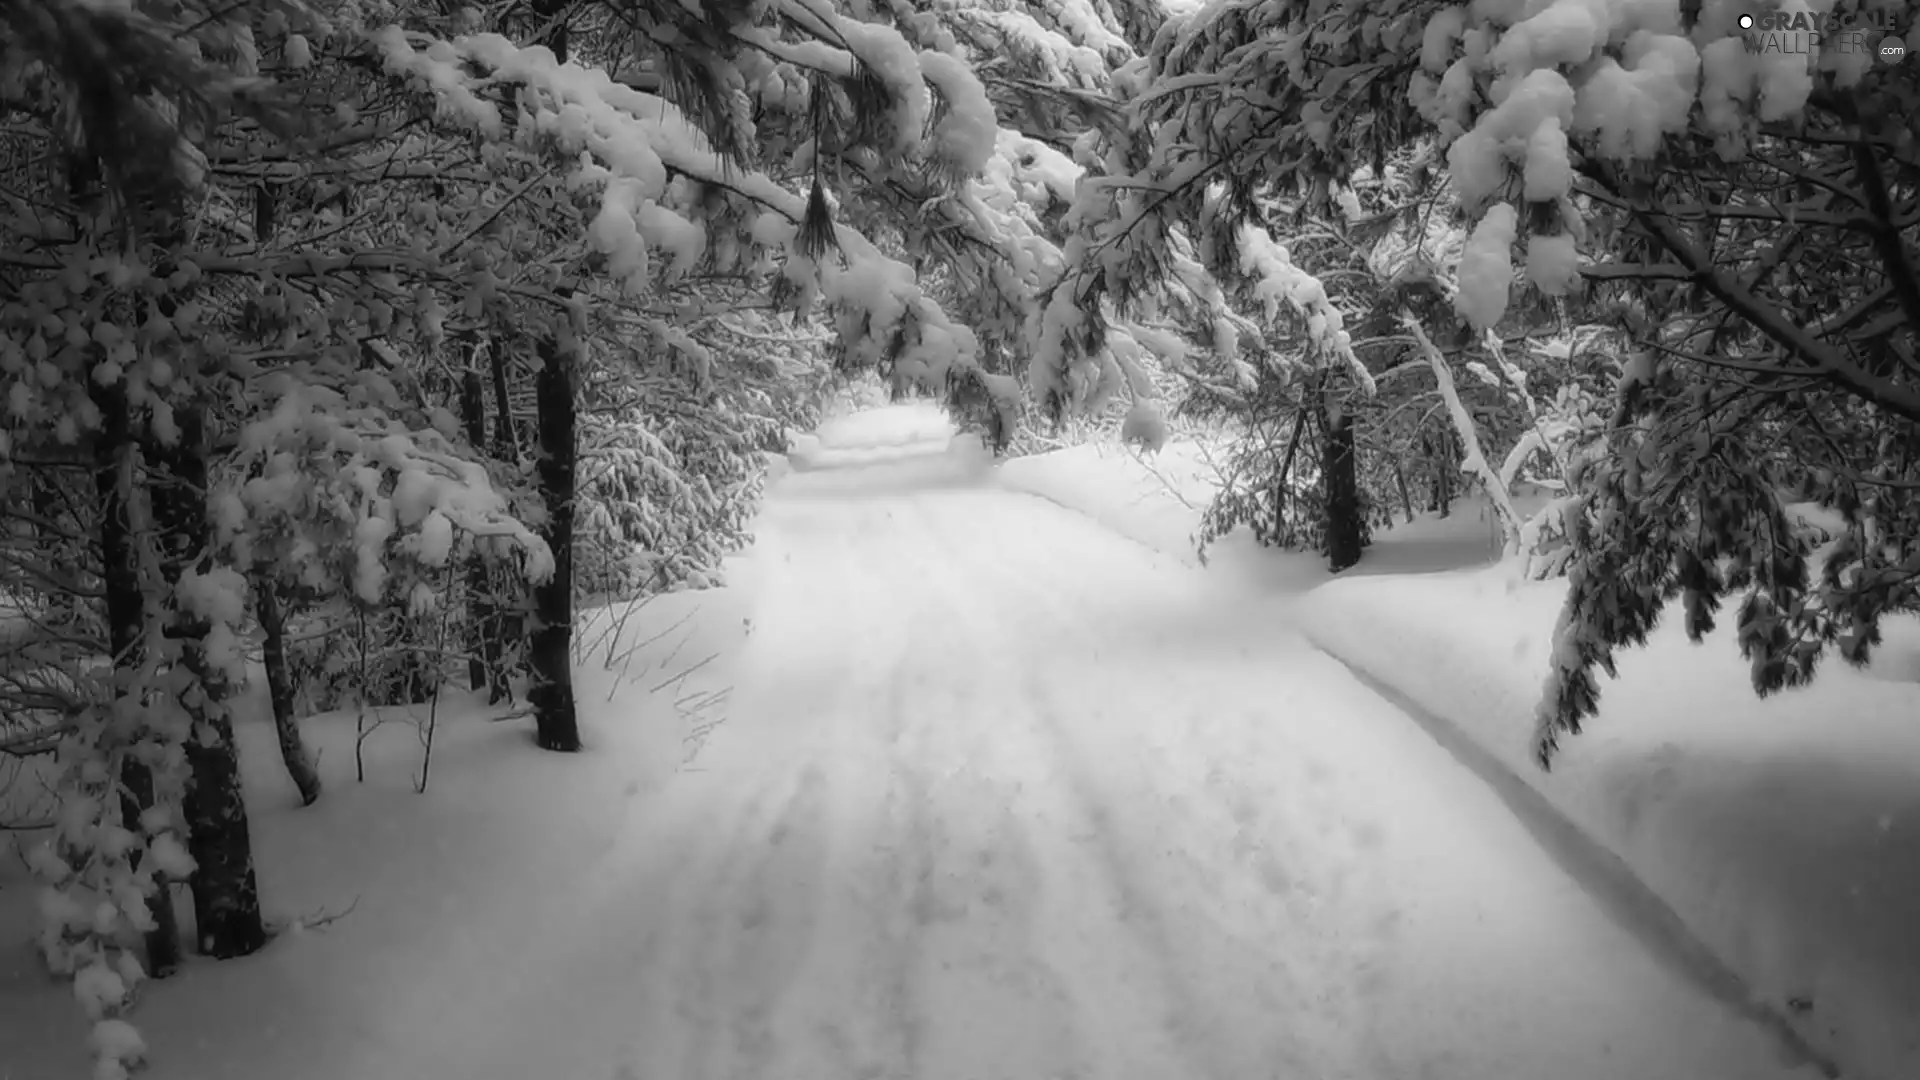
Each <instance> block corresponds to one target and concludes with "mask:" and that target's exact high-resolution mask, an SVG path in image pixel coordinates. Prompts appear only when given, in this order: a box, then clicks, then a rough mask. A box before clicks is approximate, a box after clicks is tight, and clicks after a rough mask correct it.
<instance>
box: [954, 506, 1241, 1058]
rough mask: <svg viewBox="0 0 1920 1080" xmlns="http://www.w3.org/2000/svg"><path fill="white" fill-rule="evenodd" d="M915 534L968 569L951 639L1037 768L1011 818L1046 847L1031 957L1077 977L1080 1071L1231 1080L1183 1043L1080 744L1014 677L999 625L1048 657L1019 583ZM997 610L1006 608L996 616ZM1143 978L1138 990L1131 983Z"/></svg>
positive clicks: (1163, 957)
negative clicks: (1043, 929)
mask: <svg viewBox="0 0 1920 1080" xmlns="http://www.w3.org/2000/svg"><path fill="white" fill-rule="evenodd" d="M942 508H943V509H948V506H943V507H942ZM927 532H928V535H929V536H932V537H937V538H939V539H940V541H941V542H942V546H943V548H944V553H945V554H946V555H947V556H948V557H950V558H952V559H955V560H958V561H960V562H962V563H966V564H972V565H969V568H968V571H967V572H966V573H965V574H964V575H962V574H953V575H951V576H949V577H948V578H947V579H946V580H948V581H951V580H955V579H958V578H961V577H963V576H964V578H965V579H966V580H967V581H968V582H969V583H971V584H977V585H979V586H980V587H979V588H970V589H969V591H968V593H967V594H965V595H956V598H955V602H954V604H953V614H954V617H955V618H956V619H958V620H960V621H962V622H964V623H965V624H966V625H967V626H968V628H969V633H967V634H965V635H962V636H963V637H964V638H965V639H966V640H968V641H971V642H977V643H980V646H979V647H976V648H975V649H974V650H973V653H974V658H975V663H976V664H977V665H978V669H979V670H978V673H977V678H978V681H979V683H980V684H981V685H983V686H989V687H993V688H994V692H996V693H997V694H998V695H1000V696H1003V697H1005V698H1006V699H1007V703H1006V705H1004V706H1003V707H1002V708H1000V709H999V710H996V712H995V713H994V714H993V715H995V721H994V724H995V727H996V728H997V729H999V730H1003V731H1023V732H1024V733H1025V738H1024V739H1023V740H1022V741H1023V742H1024V744H1025V746H1024V747H1023V749H1025V750H1026V751H1027V752H1026V753H1025V754H1023V755H1021V759H1022V760H1023V761H1024V762H1026V763H1028V764H1027V770H1028V771H1031V770H1032V768H1033V766H1032V764H1031V763H1034V762H1044V763H1045V764H1044V766H1043V767H1042V768H1041V769H1040V770H1039V775H1038V776H1037V777H1035V778H1034V781H1035V782H1032V783H1028V784H1024V785H1023V790H1022V792H1021V793H1020V794H1021V799H1020V803H1021V804H1022V809H1023V810H1024V811H1025V812H1024V813H1022V814H1020V818H1021V820H1022V823H1023V824H1025V825H1026V826H1027V828H1026V830H1025V832H1026V833H1027V835H1028V836H1029V837H1030V838H1031V840H1032V843H1034V844H1039V843H1041V842H1042V841H1041V840H1040V838H1041V837H1045V840H1046V841H1048V843H1046V844H1045V847H1046V848H1047V850H1046V851H1045V852H1044V854H1042V855H1041V856H1040V864H1041V865H1044V866H1045V867H1046V868H1047V873H1045V874H1044V875H1043V880H1044V881H1045V882H1046V883H1047V884H1048V885H1050V886H1051V887H1050V888H1048V889H1047V890H1046V891H1047V892H1048V893H1050V894H1052V895H1050V896H1048V897H1046V900H1048V901H1050V902H1049V903H1048V904H1046V907H1047V908H1048V909H1049V910H1048V911H1047V913H1046V914H1047V915H1049V916H1051V918H1050V919H1049V920H1048V921H1050V922H1052V923H1053V925H1054V926H1055V928H1056V933H1055V935H1054V937H1053V939H1052V940H1051V941H1049V942H1047V943H1046V944H1045V945H1043V946H1042V950H1041V951H1042V952H1045V953H1053V954H1055V955H1056V957H1057V959H1056V962H1055V964H1054V965H1052V967H1053V968H1056V969H1060V970H1064V971H1069V972H1071V973H1072V974H1073V975H1075V976H1077V978H1076V979H1074V980H1072V982H1073V983H1077V984H1078V988H1079V989H1081V990H1082V991H1083V995H1082V997H1081V999H1080V1000H1078V1001H1077V1003H1076V1004H1077V1006H1078V1009H1079V1012H1080V1015H1081V1021H1082V1024H1083V1025H1084V1026H1085V1027H1086V1029H1087V1031H1088V1033H1089V1036H1090V1037H1089V1038H1088V1039H1087V1040H1086V1041H1085V1043H1084V1044H1083V1045H1086V1046H1088V1048H1089V1049H1091V1050H1094V1051H1096V1052H1098V1051H1104V1054H1103V1056H1102V1057H1100V1058H1099V1059H1097V1060H1095V1061H1093V1062H1092V1063H1091V1065H1090V1066H1089V1068H1090V1072H1091V1075H1096V1076H1102V1077H1108V1076H1115V1077H1117V1076H1139V1077H1149V1076H1159V1075H1165V1074H1166V1072H1167V1071H1168V1070H1175V1071H1177V1072H1178V1073H1179V1074H1182V1075H1193V1074H1195V1073H1200V1072H1203V1073H1204V1074H1205V1075H1207V1076H1209V1077H1213V1078H1215V1080H1228V1078H1229V1077H1231V1080H1239V1077H1237V1076H1232V1074H1231V1073H1223V1072H1222V1071H1221V1069H1220V1068H1218V1067H1217V1062H1213V1061H1211V1060H1210V1056H1209V1054H1208V1053H1207V1052H1206V1048H1205V1040H1201V1039H1195V1038H1191V1037H1188V1031H1189V1030H1190V1029H1191V1028H1192V1027H1193V1023H1192V1018H1194V1017H1196V1016H1198V1015H1200V1014H1201V1013H1202V1012H1203V1010H1202V1009H1201V1008H1200V1007H1199V1006H1198V1004H1197V1001H1198V996H1197V994H1196V993H1195V989H1194V982H1193V980H1192V979H1190V978H1188V977H1187V975H1186V973H1185V972H1184V970H1182V968H1181V966H1180V965H1179V963H1178V961H1177V959H1176V957H1175V955H1174V954H1175V946H1174V944H1173V942H1172V940H1171V939H1170V938H1169V937H1168V935H1166V934H1164V933H1160V932H1158V927H1159V925H1160V920H1159V918H1158V917H1157V913H1156V911H1155V905H1154V904H1153V903H1152V902H1151V901H1150V900H1149V898H1148V897H1147V894H1146V893H1145V892H1144V891H1143V890H1142V889H1141V888H1139V886H1138V883H1137V881H1136V878H1135V876H1134V875H1133V874H1132V873H1131V872H1130V870H1129V869H1128V867H1127V866H1126V865H1125V861H1124V860H1123V859H1121V858H1118V857H1117V848H1116V847H1114V846H1113V845H1112V844H1111V841H1112V828H1111V817H1110V815H1109V813H1108V809H1107V806H1106V804H1105V803H1104V801H1103V800H1101V799H1099V798H1097V797H1096V796H1095V795H1094V794H1093V793H1092V791H1091V789H1090V788H1089V786H1088V783H1087V776H1086V773H1085V771H1084V770H1083V769H1081V768H1080V765H1081V763H1080V762H1079V761H1078V760H1076V757H1075V755H1076V754H1077V753H1079V752H1080V749H1081V748H1079V747H1076V746H1073V745H1071V744H1070V743H1069V742H1067V741H1066V740H1064V739H1063V738H1062V737H1061V731H1060V728H1059V725H1058V717H1057V714H1055V713H1053V712H1052V709H1051V706H1052V702H1051V700H1050V698H1048V697H1047V696H1045V695H1042V694H1037V693H1035V692H1034V686H1035V683H1034V682H1033V680H1031V679H1029V678H1027V677H1026V675H1025V673H1026V672H1027V670H1028V667H1029V664H1028V662H1027V661H1026V660H1025V659H1023V658H1021V657H1018V656H1014V655H1011V654H1010V653H1009V650H1008V648H1007V646H1006V645H1005V644H1003V641H1004V638H1005V636H1006V631H1007V629H1008V628H1010V627H1020V628H1021V632H1020V634H1019V635H1018V636H1019V637H1020V638H1023V639H1030V640H1034V641H1039V640H1046V641H1048V642H1049V646H1050V651H1052V645H1053V643H1054V642H1055V641H1057V639H1055V638H1052V637H1048V636H1046V635H1043V634H1038V633H1034V632H1033V630H1032V628H1031V626H1030V624H1029V623H1028V622H1027V621H1026V619H1027V616H1029V615H1030V614H1031V612H1029V611H1027V610H1026V609H1025V606H1024V605H1020V604H1012V605H1010V604H1008V601H1009V600H1015V599H1017V598H1018V597H1019V596H1020V595H1021V594H1023V593H1024V592H1025V591H1026V582H1024V581H1018V582H1014V583H1015V584H1017V585H1019V586H1020V588H1018V589H1015V590H1006V589H1001V588H997V587H995V586H996V585H997V584H1000V583H1004V582H1006V581H1010V580H1011V579H1010V578H1008V577H1007V575H1006V572H1005V570H1004V568H1002V567H999V566H997V565H996V566H992V567H991V568H986V567H981V566H979V565H978V564H979V563H980V561H981V559H982V552H983V551H984V550H990V548H984V547H981V546H969V547H964V548H963V547H961V546H959V545H956V544H954V543H953V542H952V541H951V539H950V537H951V535H952V530H950V529H948V528H944V527H943V524H942V523H939V522H934V523H931V524H930V525H929V526H928V529H927ZM949 592H950V594H952V593H953V590H952V589H949ZM1009 606H1011V607H1013V608H1015V609H1016V610H1013V611H1006V610H1005V609H1006V608H1008V607H1009ZM995 615H1000V616H1001V617H999V618H996V617H994V616H995ZM1090 840H1091V841H1092V843H1089V841H1090ZM1036 926H1037V922H1036ZM1115 946H1120V948H1118V949H1116V948H1115ZM1041 963H1042V964H1043V965H1044V963H1045V961H1041ZM1143 973H1144V974H1146V975H1147V980H1146V983H1145V984H1144V985H1143V984H1142V983H1141V981H1140V980H1139V979H1138V978H1137V976H1139V975H1141V974H1143ZM1064 982H1065V980H1063V983H1064Z"/></svg>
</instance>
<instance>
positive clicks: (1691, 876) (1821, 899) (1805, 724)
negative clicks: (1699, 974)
mask: <svg viewBox="0 0 1920 1080" xmlns="http://www.w3.org/2000/svg"><path fill="white" fill-rule="evenodd" d="M1564 592H1565V589H1564V586H1562V585H1559V584H1538V583H1526V584H1519V583H1515V582H1514V581H1512V579H1511V576H1510V575H1509V574H1508V573H1507V571H1506V570H1505V569H1504V568H1500V569H1494V570H1486V571H1479V572H1466V573H1452V574H1433V575H1426V576H1423V577H1418V578H1370V579H1356V580H1348V581H1338V582H1333V583H1330V584H1328V585H1326V586H1323V587H1321V588H1320V589H1317V590H1315V591H1314V592H1313V593H1312V594H1310V595H1309V597H1308V600H1307V602H1306V604H1305V606H1304V608H1303V609H1302V610H1301V620H1302V622H1303V624H1304V625H1306V626H1307V627H1308V629H1309V632H1310V636H1311V637H1312V639H1313V640H1314V641H1315V643H1316V644H1320V645H1322V646H1323V647H1325V648H1327V649H1328V650H1329V651H1331V652H1333V653H1334V654H1336V655H1338V656H1341V657H1342V658H1345V659H1347V660H1349V661H1351V662H1352V663H1353V664H1354V665H1355V666H1356V667H1358V668H1360V669H1362V670H1364V671H1367V672H1368V673H1369V674H1371V675H1373V676H1374V677H1376V678H1378V679H1379V680H1380V681H1381V682H1383V683H1385V684H1387V685H1389V686H1391V687H1393V688H1394V689H1395V690H1397V691H1399V692H1400V693H1403V694H1405V695H1407V696H1408V697H1410V698H1412V699H1413V700H1415V701H1417V702H1419V703H1420V704H1421V705H1422V706H1423V707H1424V708H1425V709H1426V710H1428V711H1429V713H1430V714H1431V716H1432V717H1433V718H1434V719H1435V720H1437V721H1438V722H1439V723H1442V724H1445V725H1447V726H1449V727H1452V728H1454V729H1456V730H1457V731H1459V732H1460V733H1461V734H1463V735H1465V736H1466V737H1467V738H1468V739H1469V740H1470V742H1471V743H1472V744H1473V745H1474V746H1475V747H1476V748H1482V749H1484V751H1485V752H1487V753H1488V754H1489V755H1490V756H1491V757H1492V758H1493V759H1494V761H1495V762H1496V763H1497V767H1499V768H1501V769H1503V770H1505V771H1507V772H1509V773H1511V774H1512V775H1514V776H1517V777H1521V778H1523V779H1524V780H1525V781H1526V782H1527V783H1528V784H1529V785H1530V786H1531V787H1532V788H1533V789H1534V790H1535V791H1537V792H1539V793H1540V794H1541V795H1543V796H1544V797H1545V798H1546V799H1547V800H1548V801H1549V802H1550V803H1551V804H1552V805H1553V806H1554V807H1556V808H1557V809H1559V810H1560V811H1561V812H1562V813H1563V814H1564V815H1565V816H1566V817H1567V818H1568V819H1569V820H1570V821H1572V822H1573V823H1575V824H1577V825H1578V827H1579V828H1581V829H1582V830H1584V831H1585V832H1586V833H1587V834H1588V835H1590V836H1592V837H1594V838H1595V839H1597V840H1598V841H1600V842H1601V843H1602V844H1604V845H1605V846H1606V847H1607V848H1608V849H1610V850H1612V851H1614V852H1617V853H1618V854H1619V855H1620V856H1621V857H1622V858H1623V859H1624V860H1625V861H1626V863H1627V864H1628V865H1629V866H1630V867H1632V869H1633V870H1634V871H1635V873H1636V874H1637V875H1638V876H1639V877H1640V878H1641V879H1643V880H1644V881H1645V882H1646V884H1647V885H1649V886H1650V887H1651V889H1652V890H1653V892H1654V893H1656V894H1657V895H1658V896H1659V897H1661V898H1662V899H1663V900H1664V901H1665V902H1666V903H1667V904H1670V905H1671V906H1672V908H1673V909H1674V910H1675V911H1676V912H1677V913H1678V915H1679V916H1680V918H1682V919H1683V920H1684V921H1685V922H1686V924H1687V925H1688V926H1690V927H1692V928H1693V929H1694V932H1696V933H1697V934H1699V936H1700V937H1701V938H1702V939H1703V940H1704V941H1705V942H1706V943H1707V944H1708V945H1709V946H1710V947H1711V948H1712V950H1713V952H1714V953H1715V954H1717V955H1718V956H1721V957H1724V958H1725V960H1726V962H1727V963H1728V964H1729V965H1730V967H1731V968H1732V969H1733V970H1734V971H1736V972H1738V974H1739V975H1740V976H1741V977H1742V979H1743V980H1744V981H1746V982H1747V983H1748V984H1749V985H1750V986H1751V988H1752V991H1753V993H1754V994H1755V995H1756V996H1757V998H1758V999H1759V1000H1760V1001H1763V1002H1765V1003H1766V1004H1767V1006H1769V1007H1770V1008H1771V1009H1772V1010H1774V1011H1775V1012H1776V1013H1778V1014H1779V1015H1782V1016H1785V1017H1789V1018H1791V1019H1792V1020H1793V1022H1794V1026H1795V1027H1796V1028H1798V1029H1799V1030H1800V1031H1802V1032H1803V1033H1804V1034H1805V1036H1806V1037H1807V1039H1808V1040H1809V1041H1810V1042H1812V1043H1813V1044H1814V1045H1815V1046H1817V1047H1819V1048H1820V1049H1821V1051H1822V1052H1823V1053H1824V1054H1826V1055H1829V1056H1831V1057H1833V1058H1834V1059H1836V1060H1837V1061H1838V1062H1839V1063H1840V1064H1841V1065H1842V1067H1843V1068H1844V1069H1845V1070H1846V1074H1847V1075H1849V1076H1861V1077H1874V1078H1879V1077H1885V1078H1889V1080H1891V1078H1901V1077H1913V1076H1920V1024H1916V1022H1915V1018H1916V1017H1920V917H1916V913H1920V722H1916V717H1920V680H1916V671H1920V640H1917V639H1920V635H1917V634H1916V633H1915V628H1914V627H1913V626H1912V625H1911V624H1910V623H1904V622H1903V623H1900V624H1897V625H1896V626H1894V627H1892V628H1891V629H1890V633H1889V641H1888V643H1887V644H1886V645H1885V646H1884V647H1883V648H1882V650H1881V652H1880V655H1879V658H1878V660H1877V661H1876V663H1875V664H1874V666H1873V667H1872V668H1871V669H1870V670H1869V671H1867V672H1856V671H1853V670H1851V669H1849V668H1847V667H1845V665H1843V664H1841V663H1840V662H1839V661H1838V660H1830V661H1829V664H1830V666H1829V667H1827V668H1826V670H1824V671H1823V672H1822V673H1821V674H1820V676H1819V678H1818V679H1817V680H1816V681H1815V682H1814V683H1813V685H1812V686H1810V687H1808V688H1806V689H1804V690H1800V691H1794V692H1789V693H1783V694H1780V695H1776V696H1773V697H1770V698H1767V699H1765V700H1761V699H1758V698H1756V697H1755V696H1754V695H1753V691H1752V689H1751V687H1750V684H1749V681H1748V679H1749V676H1748V668H1747V664H1746V662H1745V661H1743V660H1742V659H1741V658H1740V655H1739V646H1738V644H1737V642H1736V641H1735V640H1734V637H1733V633H1732V631H1733V629H1734V628H1733V626H1732V622H1733V620H1732V618H1731V616H1728V618H1727V619H1726V620H1725V622H1726V623H1727V625H1726V626H1724V627H1723V628H1722V629H1721V631H1720V632H1717V633H1715V634H1713V635H1710V636H1709V637H1708V639H1707V640H1706V641H1705V642H1704V643H1702V644H1700V645H1697V646H1696V645H1692V644H1690V643H1689V642H1688V641H1687V640H1686V635H1685V634H1684V632H1683V631H1682V628H1681V626H1680V625H1679V623H1678V616H1677V615H1676V616H1675V618H1674V620H1673V621H1671V622H1670V624H1668V625H1665V626H1663V627H1662V628H1661V629H1660V630H1659V631H1657V632H1656V633H1655V634H1654V635H1653V637H1652V639H1651V641H1650V642H1649V644H1648V646H1647V647H1646V648H1644V649H1633V650H1627V651H1624V652H1622V654H1621V656H1620V661H1619V663H1620V678H1619V680H1618V681H1613V682H1603V684H1602V689H1601V694H1602V697H1601V711H1600V715H1599V716H1598V717H1596V718H1594V719H1593V720H1591V721H1589V722H1588V724H1587V725H1586V727H1587V732H1586V734H1583V735H1581V736H1579V737H1577V738H1574V739H1571V740H1569V741H1568V742H1567V743H1566V745H1565V748H1564V749H1563V750H1562V752H1561V754H1560V756H1559V758H1558V762H1557V764H1556V765H1555V768H1554V771H1553V772H1552V773H1550V774H1549V773H1543V772H1541V771H1540V770H1539V769H1538V768H1537V767H1536V766H1534V765H1533V764H1532V761H1531V757H1530V750H1531V746H1530V739H1531V736H1532V732H1533V722H1532V711H1533V706H1534V703H1535V702H1536V701H1537V700H1538V699H1539V694H1540V685H1541V681H1542V676H1543V675H1544V673H1545V670H1546V663H1547V655H1548V647H1549V641H1550V637H1551V632H1552V629H1553V624H1554V619H1555V617H1556V616H1557V615H1558V614H1559V604H1560V598H1561V596H1562V595H1563V594H1564Z"/></svg>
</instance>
